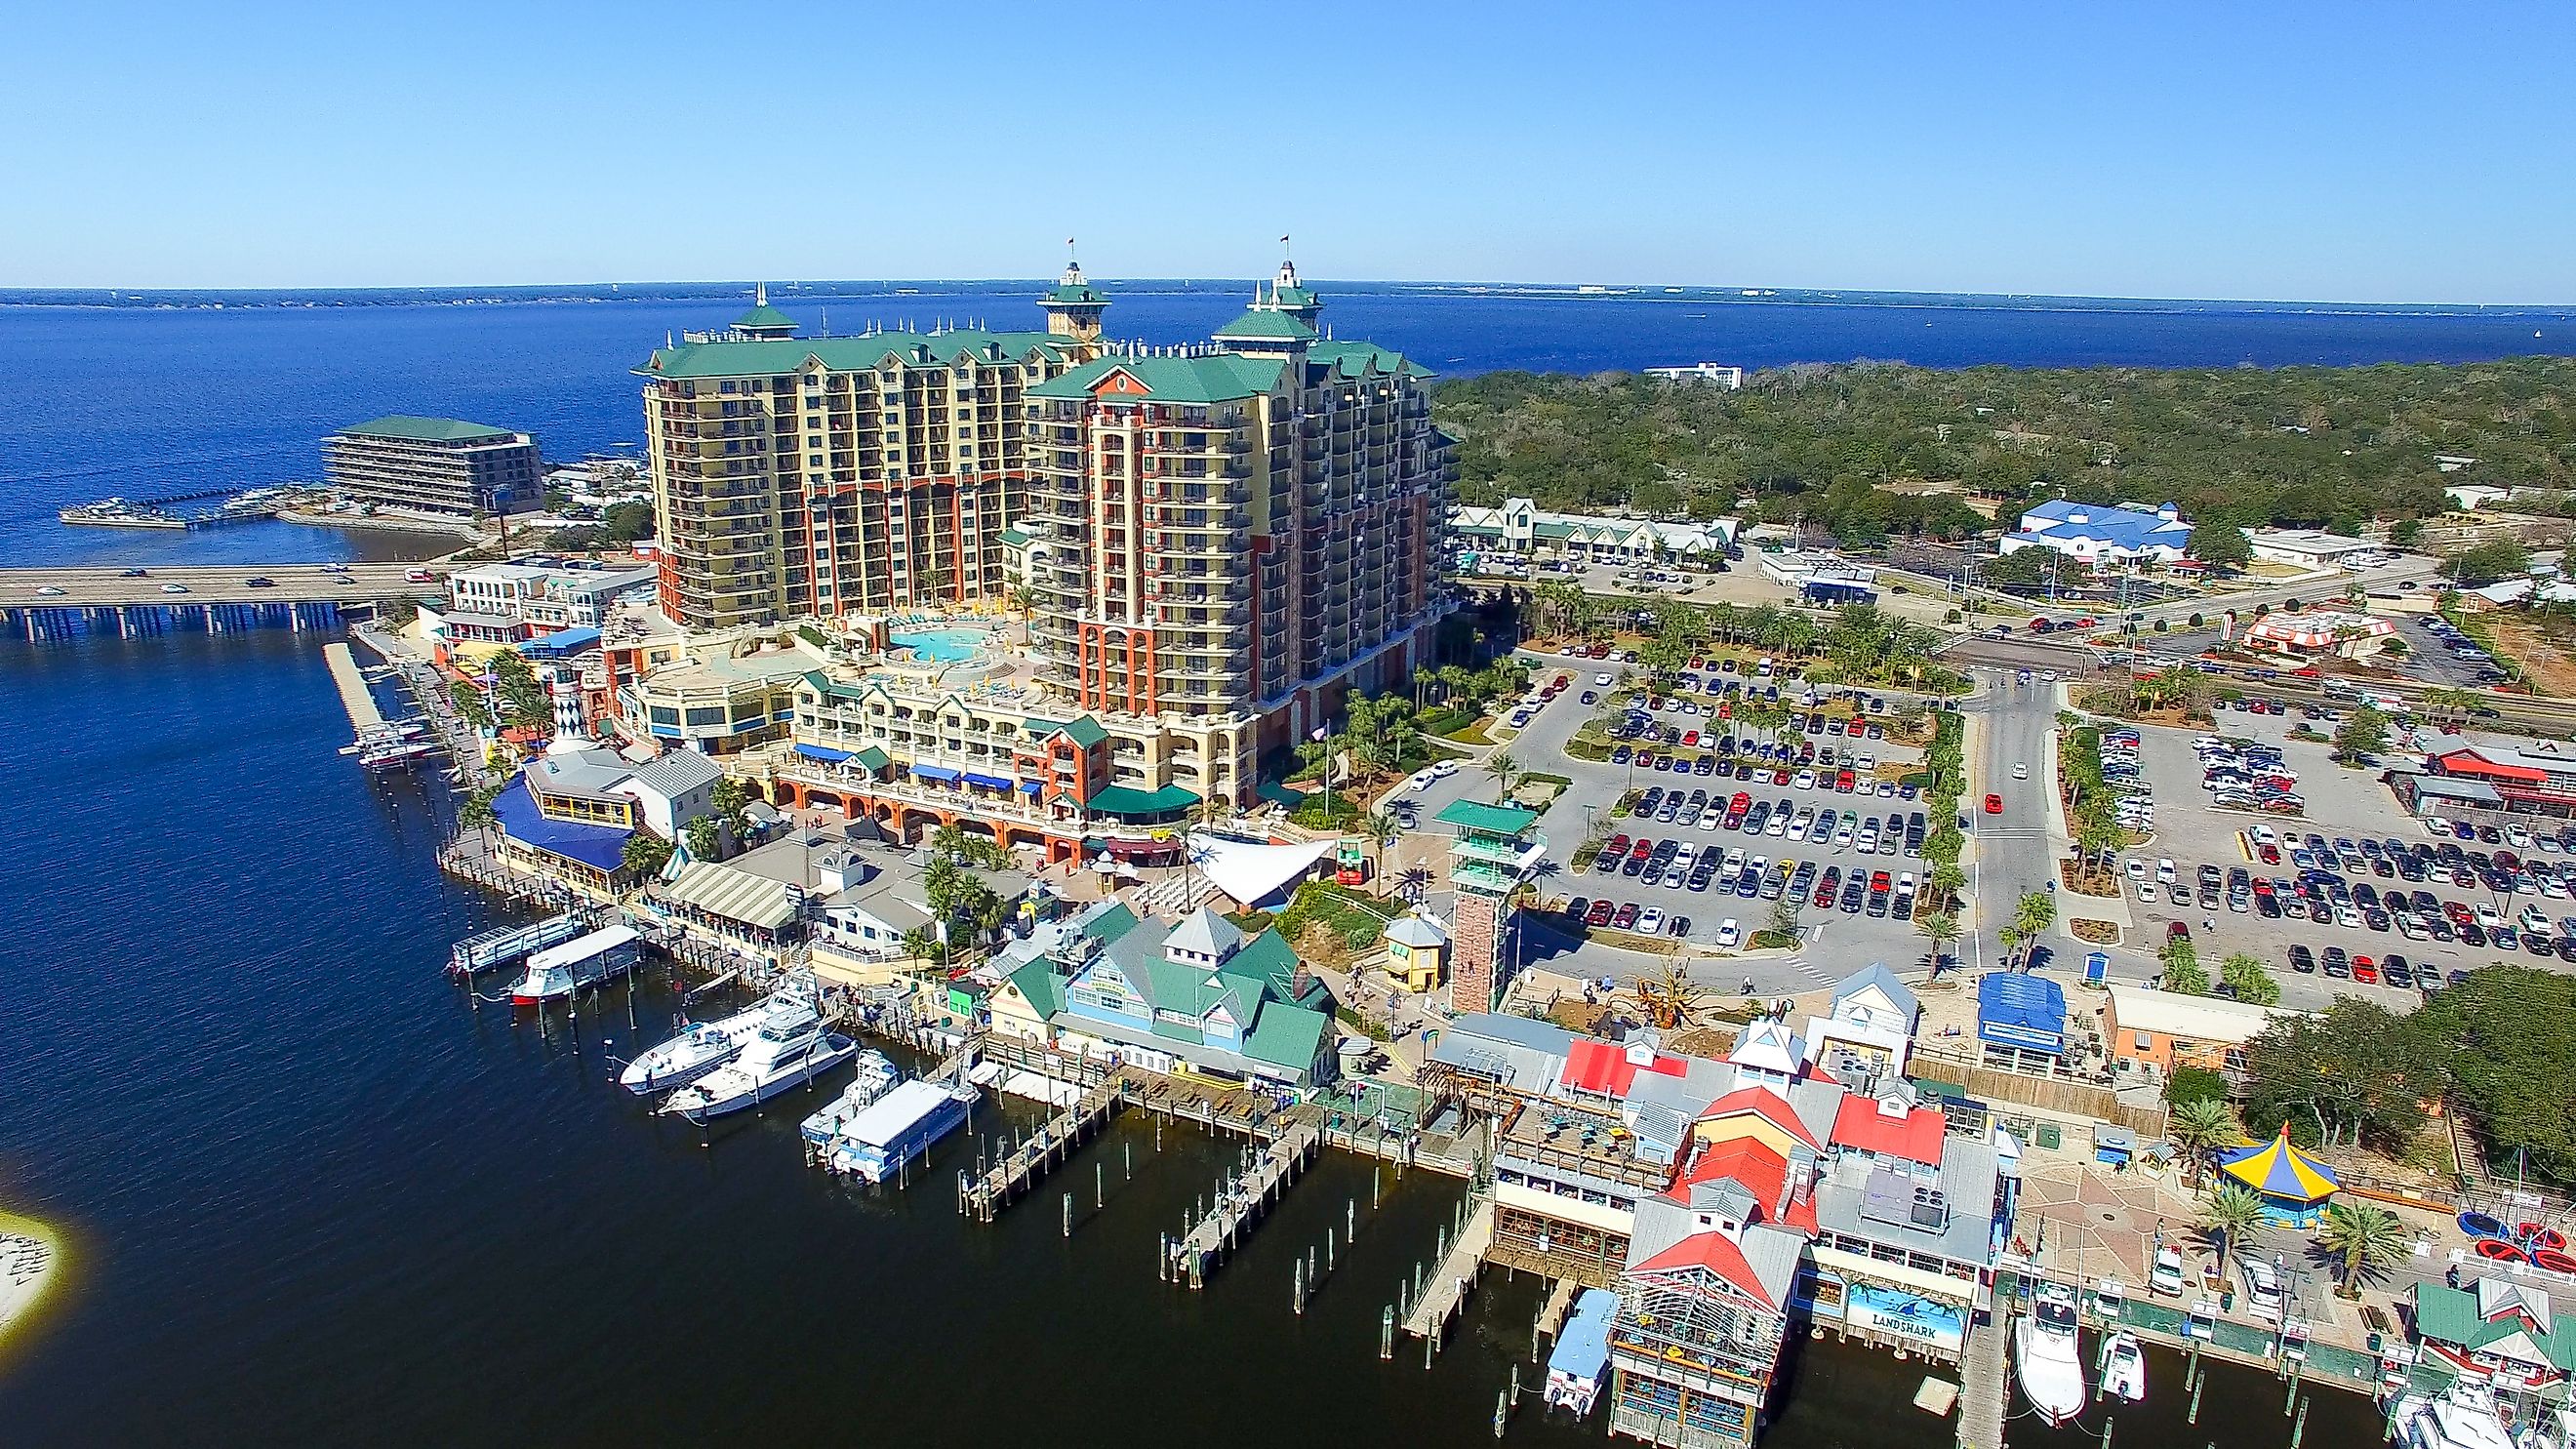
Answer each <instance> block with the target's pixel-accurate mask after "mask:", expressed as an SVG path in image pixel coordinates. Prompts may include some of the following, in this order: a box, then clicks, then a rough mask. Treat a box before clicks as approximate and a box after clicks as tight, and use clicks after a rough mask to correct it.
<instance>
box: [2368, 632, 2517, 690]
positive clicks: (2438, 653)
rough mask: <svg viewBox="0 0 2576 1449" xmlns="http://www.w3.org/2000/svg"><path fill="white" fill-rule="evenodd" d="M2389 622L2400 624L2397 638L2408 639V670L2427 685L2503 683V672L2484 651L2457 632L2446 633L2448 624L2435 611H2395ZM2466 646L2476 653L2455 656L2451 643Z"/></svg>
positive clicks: (2472, 686) (2471, 685) (2469, 685)
mask: <svg viewBox="0 0 2576 1449" xmlns="http://www.w3.org/2000/svg"><path fill="white" fill-rule="evenodd" d="M2388 621H2389V622H2390V623H2392V624H2394V625H2396V626H2397V637H2399V638H2400V639H2403V640H2405V641H2406V673H2407V675H2408V677H2410V678H2413V679H2418V680H2421V681H2423V682H2424V683H2426V684H2447V685H2451V686H2453V687H2455V688H2456V687H2467V688H2472V689H2474V688H2476V687H2478V686H2480V685H2487V684H2497V683H2501V682H2502V681H2503V679H2504V671H2503V670H2501V669H2498V668H2496V667H2495V664H2494V662H2493V661H2492V660H2490V659H2488V658H2486V655H2485V651H2484V650H2478V649H2477V646H2476V645H2475V644H2471V643H2469V641H2468V640H2467V639H2465V638H2464V637H2462V636H2461V635H2460V634H2458V633H2456V632H2450V633H2446V632H2444V629H2445V627H2446V626H2445V625H2444V624H2443V622H2442V619H2441V617H2440V616H2439V615H2435V614H2392V615H2389V616H2388ZM2454 644H2462V645H2467V647H2468V648H2469V649H2471V650H2476V651H2477V652H2475V653H2472V654H2468V655H2466V656H2465V657H2464V656H2461V655H2454V654H2453V653H2452V652H2451V646H2452V645H2454Z"/></svg>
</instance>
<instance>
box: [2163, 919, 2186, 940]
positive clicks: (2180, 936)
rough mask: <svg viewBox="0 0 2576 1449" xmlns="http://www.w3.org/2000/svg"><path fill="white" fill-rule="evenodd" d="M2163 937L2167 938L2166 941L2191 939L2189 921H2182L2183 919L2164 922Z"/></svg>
mask: <svg viewBox="0 0 2576 1449" xmlns="http://www.w3.org/2000/svg"><path fill="white" fill-rule="evenodd" d="M2165 939H2166V940H2168V941H2188V940H2190V939H2191V926H2190V924H2189V923H2187V922H2184V921H2168V922H2166V923H2165Z"/></svg>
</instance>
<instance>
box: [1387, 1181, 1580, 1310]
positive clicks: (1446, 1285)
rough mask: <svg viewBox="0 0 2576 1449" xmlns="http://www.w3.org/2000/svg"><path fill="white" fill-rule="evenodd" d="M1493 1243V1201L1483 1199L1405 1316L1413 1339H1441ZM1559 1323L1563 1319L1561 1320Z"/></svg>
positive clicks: (1477, 1274)
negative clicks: (1486, 1251)
mask: <svg viewBox="0 0 2576 1449" xmlns="http://www.w3.org/2000/svg"><path fill="white" fill-rule="evenodd" d="M1493 1245H1494V1200H1493V1199H1492V1198H1490V1197H1488V1198H1480V1199H1478V1200H1477V1202H1476V1210H1475V1211H1474V1212H1473V1213H1471V1214H1469V1216H1468V1218H1467V1224H1466V1226H1465V1227H1463V1228H1460V1229H1459V1230H1458V1241H1456V1242H1454V1243H1451V1244H1450V1245H1449V1256H1447V1257H1445V1258H1443V1259H1441V1260H1440V1266H1439V1268H1438V1269H1437V1270H1435V1271H1434V1272H1433V1273H1432V1275H1431V1281H1429V1282H1427V1283H1425V1284H1423V1285H1422V1293H1421V1296H1420V1297H1418V1298H1416V1299H1415V1300H1414V1302H1413V1305H1412V1307H1411V1308H1409V1309H1407V1310H1406V1312H1405V1315H1404V1331H1405V1333H1406V1334H1407V1335H1408V1336H1410V1337H1413V1338H1438V1337H1440V1336H1441V1335H1442V1334H1444V1333H1446V1332H1448V1330H1449V1320H1450V1319H1451V1318H1453V1317H1455V1316H1456V1315H1457V1313H1458V1311H1459V1310H1460V1309H1461V1308H1463V1307H1465V1306H1466V1303H1467V1290H1468V1289H1470V1288H1473V1287H1475V1286H1476V1280H1477V1278H1478V1277H1480V1276H1481V1275H1482V1274H1483V1272H1484V1269H1485V1250H1486V1249H1487V1248H1490V1247H1492V1246H1493ZM1559 1321H1560V1322H1561V1321H1562V1320H1559Z"/></svg>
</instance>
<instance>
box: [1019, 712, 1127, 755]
mask: <svg viewBox="0 0 2576 1449" xmlns="http://www.w3.org/2000/svg"><path fill="white" fill-rule="evenodd" d="M1058 730H1062V731H1064V737H1065V738H1066V739H1069V740H1071V741H1073V742H1074V743H1075V744H1077V745H1080V746H1082V747H1083V748H1084V749H1086V750H1087V749H1090V748H1091V747H1092V746H1093V745H1096V744H1098V743H1100V742H1101V741H1102V740H1105V739H1107V738H1109V731H1107V730H1105V729H1103V728H1101V725H1100V721H1098V720H1096V719H1093V718H1092V717H1091V716H1089V715H1087V714H1086V715H1080V716H1077V717H1076V718H1073V719H1069V720H1066V721H1064V722H1063V723H1061V724H1056V723H1051V722H1049V721H1046V720H1041V719H1033V720H1030V721H1029V733H1030V734H1033V735H1035V736H1037V737H1038V738H1039V739H1045V738H1046V737H1047V736H1049V735H1051V734H1054V733H1055V732H1056V731H1058Z"/></svg>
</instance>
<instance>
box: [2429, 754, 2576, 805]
mask: <svg viewBox="0 0 2576 1449" xmlns="http://www.w3.org/2000/svg"><path fill="white" fill-rule="evenodd" d="M2425 766H2426V769H2427V772H2428V774H2430V775H2431V776H2433V777H2436V778H2442V779H2450V780H2461V781H2468V782H2474V783H2477V784H2482V785H2485V786H2487V787H2489V788H2491V789H2493V790H2494V791H2495V793H2496V796H2497V798H2498V800H2499V802H2500V804H2501V807H2502V808H2503V809H2506V810H2511V811H2518V812H2521V813H2523V814H2529V815H2556V816H2562V817H2563V816H2570V815H2576V758H2571V757H2569V756H2566V755H2561V754H2556V753H2548V752H2544V751H2543V750H2541V749H2537V748H2535V749H2529V750H2524V749H2516V748H2513V747H2511V746H2508V745H2492V744H2477V745H2461V746H2459V747H2458V748H2456V749H2450V750H2444V751H2442V752H2441V753H2439V754H2435V755H2431V756H2429V757H2427V758H2426V760H2425Z"/></svg>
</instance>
